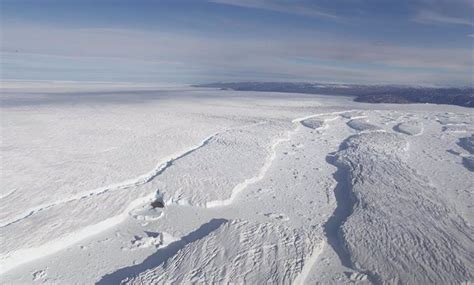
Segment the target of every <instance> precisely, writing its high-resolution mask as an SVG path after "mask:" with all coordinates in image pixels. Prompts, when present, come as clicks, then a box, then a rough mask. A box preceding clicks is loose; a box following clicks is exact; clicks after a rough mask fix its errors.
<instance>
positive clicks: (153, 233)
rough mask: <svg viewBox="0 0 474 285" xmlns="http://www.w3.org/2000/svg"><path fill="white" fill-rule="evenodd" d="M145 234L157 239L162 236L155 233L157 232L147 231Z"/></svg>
mask: <svg viewBox="0 0 474 285" xmlns="http://www.w3.org/2000/svg"><path fill="white" fill-rule="evenodd" d="M145 234H146V235H147V237H152V238H157V237H159V236H160V233H155V232H147V231H145Z"/></svg>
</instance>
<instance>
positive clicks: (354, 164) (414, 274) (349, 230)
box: [336, 132, 474, 284]
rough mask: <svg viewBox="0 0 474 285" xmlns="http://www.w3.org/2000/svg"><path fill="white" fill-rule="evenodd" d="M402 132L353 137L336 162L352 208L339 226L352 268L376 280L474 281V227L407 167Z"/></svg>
mask: <svg viewBox="0 0 474 285" xmlns="http://www.w3.org/2000/svg"><path fill="white" fill-rule="evenodd" d="M406 145H407V143H406V140H405V139H404V138H403V137H401V136H399V135H396V134H390V133H382V132H376V133H365V134H360V135H355V136H352V137H350V138H348V139H347V140H346V141H345V143H343V144H342V145H341V150H340V151H339V152H338V153H337V155H336V158H337V159H336V165H337V166H338V167H340V168H341V170H342V171H343V172H342V173H343V175H341V176H345V177H339V182H340V183H343V181H350V184H349V185H348V186H347V187H350V190H351V191H352V193H353V195H354V197H353V199H354V209H353V211H352V214H351V215H350V216H349V217H348V218H347V220H346V221H345V223H344V224H343V226H342V228H341V238H343V239H344V242H343V243H342V244H345V246H346V250H347V251H348V252H349V255H350V260H351V263H352V264H353V266H354V267H356V268H354V269H357V270H358V271H361V272H365V273H366V274H367V275H368V276H369V277H370V279H371V281H374V282H376V283H384V282H388V281H389V283H394V284H396V283H402V284H408V283H409V284H433V283H435V284H448V283H462V282H465V281H467V280H473V278H474V266H473V264H474V260H473V257H472V245H473V240H472V229H471V228H470V227H469V225H467V224H466V223H465V222H464V220H463V219H462V218H461V216H460V215H459V214H458V213H457V212H456V209H455V207H453V206H451V205H450V204H447V203H446V201H445V200H443V199H442V198H441V197H442V195H441V191H443V190H444V189H436V188H433V186H431V185H430V184H428V183H427V182H425V179H424V178H423V177H420V176H419V175H418V174H417V172H416V171H414V170H413V169H412V168H410V166H409V165H408V164H407V163H406V160H405V159H406V156H405V155H404V152H405V149H406Z"/></svg>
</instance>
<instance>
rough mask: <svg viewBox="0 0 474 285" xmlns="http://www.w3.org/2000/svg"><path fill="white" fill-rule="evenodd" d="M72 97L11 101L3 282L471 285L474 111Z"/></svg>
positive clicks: (12, 93) (24, 94) (4, 169)
mask: <svg viewBox="0 0 474 285" xmlns="http://www.w3.org/2000/svg"><path fill="white" fill-rule="evenodd" d="M71 88H72V87H71V86H66V87H64V90H59V91H58V90H55V92H53V91H51V90H47V89H41V90H40V89H38V92H34V91H35V89H34V88H33V89H31V88H30V89H22V88H20V87H16V88H13V89H11V88H10V89H8V90H7V89H4V90H3V91H2V95H1V103H2V104H1V148H0V151H1V188H0V199H1V203H0V239H1V240H0V274H1V275H0V280H1V281H2V283H13V284H15V283H59V284H64V283H99V284H118V283H121V282H122V283H130V284H143V283H152V282H155V283H229V282H232V283H250V284H260V283H264V282H271V283H277V284H288V283H296V284H301V283H304V284H315V283H317V282H320V283H324V284H326V283H361V284H366V283H375V284H379V283H388V284H398V283H402V284H406V283H409V284H428V283H429V284H431V283H435V284H451V283H456V284H457V283H463V282H472V281H474V255H473V248H474V241H473V236H474V230H473V226H472V224H473V222H474V211H473V207H474V205H473V204H474V200H473V191H474V185H473V181H474V175H473V171H474V158H473V157H474V156H473V155H474V139H473V138H474V136H473V134H474V113H473V111H472V109H467V108H462V107H455V106H443V105H439V106H436V105H427V104H420V105H391V104H377V105H370V104H363V103H355V102H352V101H351V99H349V98H345V97H331V96H314V95H301V94H279V93H258V92H235V91H221V90H206V89H191V88H166V89H163V90H160V91H154V90H149V88H148V89H144V90H138V91H137V90H135V91H130V90H131V89H130V87H129V86H121V87H120V89H115V90H106V88H105V87H101V89H100V90H96V91H94V89H93V88H89V89H87V90H76V91H71ZM157 201H159V202H161V203H163V204H164V208H160V207H155V208H154V207H152V206H151V204H152V203H154V202H155V203H156V202H157ZM154 205H156V204H154Z"/></svg>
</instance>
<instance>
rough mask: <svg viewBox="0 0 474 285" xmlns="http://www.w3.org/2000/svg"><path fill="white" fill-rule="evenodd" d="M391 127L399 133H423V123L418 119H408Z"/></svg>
mask: <svg viewBox="0 0 474 285" xmlns="http://www.w3.org/2000/svg"><path fill="white" fill-rule="evenodd" d="M393 129H394V130H395V131H397V132H399V133H403V134H406V135H410V136H417V135H421V134H422V133H423V124H422V123H421V122H419V121H408V122H403V123H400V124H398V125H396V126H395V127H394V128H393Z"/></svg>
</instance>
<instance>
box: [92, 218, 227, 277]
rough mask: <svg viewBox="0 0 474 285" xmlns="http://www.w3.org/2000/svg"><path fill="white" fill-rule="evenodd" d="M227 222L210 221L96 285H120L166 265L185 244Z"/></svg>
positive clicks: (220, 220)
mask: <svg viewBox="0 0 474 285" xmlns="http://www.w3.org/2000/svg"><path fill="white" fill-rule="evenodd" d="M226 222H228V220H226V219H212V220H210V221H209V222H208V223H205V224H203V225H202V226H201V227H199V228H198V229H197V230H195V231H193V232H191V233H189V234H188V235H186V236H184V237H182V238H181V239H180V240H178V241H175V242H173V243H171V244H169V245H168V246H166V247H163V248H160V249H158V250H157V251H156V252H155V253H154V254H152V255H150V256H149V257H147V258H146V259H145V260H144V261H143V262H142V263H140V264H137V265H132V266H129V267H124V268H121V269H119V270H117V271H115V272H112V273H109V274H106V275H104V276H103V277H102V278H101V279H100V280H99V281H98V282H97V283H96V284H102V285H108V284H120V283H121V282H122V281H125V280H130V279H132V278H134V277H136V276H138V275H139V274H140V273H142V272H144V271H146V270H148V269H152V268H155V267H158V266H161V265H162V264H164V263H166V262H167V261H168V259H169V258H171V257H172V256H173V255H175V254H176V253H177V252H178V251H179V250H181V249H183V248H184V247H185V246H186V245H187V244H189V243H192V242H195V241H197V240H199V239H202V238H203V237H205V236H207V235H208V234H210V233H211V232H213V231H215V230H217V229H218V228H219V227H220V226H221V225H223V224H224V223H226Z"/></svg>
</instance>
